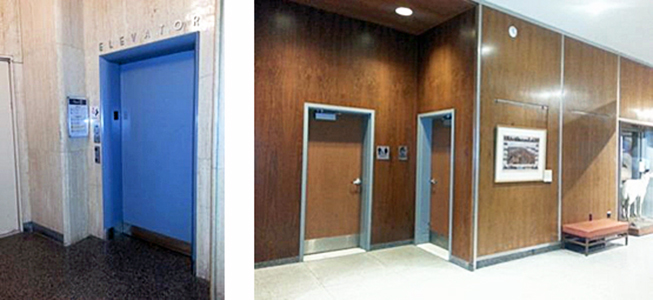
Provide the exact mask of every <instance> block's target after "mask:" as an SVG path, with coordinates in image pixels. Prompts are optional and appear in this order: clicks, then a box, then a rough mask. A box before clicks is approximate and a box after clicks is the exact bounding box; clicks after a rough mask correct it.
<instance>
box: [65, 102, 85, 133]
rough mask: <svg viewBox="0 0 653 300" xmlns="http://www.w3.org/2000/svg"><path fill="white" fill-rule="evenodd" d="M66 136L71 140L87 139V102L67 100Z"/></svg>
mask: <svg viewBox="0 0 653 300" xmlns="http://www.w3.org/2000/svg"><path fill="white" fill-rule="evenodd" d="M68 134H69V135H70V137H71V138H80V137H88V102H87V101H86V99H83V98H71V97H69V98H68Z"/></svg>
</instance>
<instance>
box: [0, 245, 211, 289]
mask: <svg viewBox="0 0 653 300" xmlns="http://www.w3.org/2000/svg"><path fill="white" fill-rule="evenodd" d="M0 299H2V300H9V299H209V284H208V282H205V281H203V280H199V279H197V278H195V277H194V276H193V274H192V266H191V261H190V258H188V257H186V256H183V255H180V254H177V253H174V252H172V251H168V250H166V249H163V248H160V247H157V246H153V245H151V244H148V243H145V242H142V241H139V240H136V239H132V238H129V237H126V236H117V237H116V238H115V239H114V240H112V241H109V242H107V241H103V240H101V239H97V238H87V239H85V240H83V241H81V242H79V243H77V244H75V245H73V246H71V247H68V248H65V247H63V246H62V245H60V244H58V243H56V242H53V241H51V240H50V239H48V238H45V237H42V236H40V235H38V234H36V233H22V234H18V235H14V236H10V237H6V238H3V239H0Z"/></svg>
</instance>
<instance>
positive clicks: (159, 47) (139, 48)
mask: <svg viewBox="0 0 653 300" xmlns="http://www.w3.org/2000/svg"><path fill="white" fill-rule="evenodd" d="M199 45H200V35H199V32H190V33H186V34H182V35H177V36H172V37H168V38H164V39H161V40H157V41H155V42H151V43H146V44H140V45H135V46H133V47H129V48H125V49H122V50H118V51H115V52H109V53H106V54H102V55H100V56H99V60H100V67H99V73H100V81H99V88H100V101H99V103H98V107H99V108H100V121H99V122H100V128H101V129H100V131H101V137H102V140H101V143H100V144H94V146H100V147H101V162H100V166H101V168H102V171H101V172H102V176H101V181H102V192H101V199H102V208H101V210H102V215H103V216H105V215H106V211H107V206H106V205H107V203H108V202H112V201H115V199H114V198H112V197H110V193H109V192H108V191H109V189H112V188H114V187H115V185H112V184H110V183H109V182H110V181H109V180H110V178H111V177H112V176H113V175H114V174H112V173H109V171H108V170H107V166H108V165H109V164H110V163H115V162H113V160H114V157H113V156H112V155H111V154H110V152H109V151H110V149H109V148H108V145H107V140H110V139H112V138H113V137H112V135H111V128H112V127H111V123H112V119H113V117H112V111H113V110H112V109H110V107H111V104H112V103H114V100H115V99H114V98H112V97H107V95H105V93H104V89H111V87H106V86H103V83H104V82H105V79H109V78H114V77H115V76H118V78H119V76H121V75H120V74H119V73H111V72H110V71H108V70H107V69H106V68H107V67H103V66H102V61H104V62H106V63H107V65H111V66H113V67H116V66H120V65H122V64H125V63H130V62H135V61H141V60H145V59H150V58H154V57H160V56H165V55H171V54H176V53H180V52H184V51H193V52H194V56H195V58H194V68H195V70H194V74H193V76H194V84H193V94H194V95H193V142H192V143H193V145H192V147H193V150H192V151H193V158H192V170H193V174H192V189H191V191H192V196H191V200H192V216H191V230H192V233H191V242H190V243H191V261H192V268H193V271H192V272H193V274H194V275H197V262H196V259H197V255H198V247H197V241H198V239H200V238H204V239H206V238H205V237H203V236H200V232H199V230H197V220H198V214H199V211H200V207H199V202H198V199H197V197H198V192H199V191H198V187H199V181H198V174H199V172H200V170H199V167H198V162H199V161H198V156H199V153H198V149H199V148H198V129H199V128H198V126H199V125H198V122H197V120H198V116H199V112H198V107H199V93H200V91H199V59H200V47H199ZM105 73H107V74H106V75H105ZM105 76H106V77H105ZM116 97H119V96H116ZM121 115H122V114H121ZM120 118H122V117H120ZM121 122H122V121H121ZM121 126H122V125H121ZM121 130H122V129H121ZM120 164H121V165H122V161H121V162H120ZM120 172H122V167H121V168H120ZM114 179H115V178H114ZM120 180H121V181H122V175H120ZM118 184H119V185H122V183H118ZM120 201H122V198H120ZM107 223H108V222H107V220H106V218H104V219H103V222H102V227H103V230H104V231H105V238H108V237H109V236H110V234H109V231H110V230H111V229H113V230H116V231H118V232H124V231H126V230H125V229H127V228H125V227H127V226H125V225H126V224H124V222H123V220H121V222H119V223H118V224H113V226H108V225H107ZM209 237H210V233H209ZM209 239H210V238H209ZM209 243H210V242H209ZM207 264H208V265H209V266H210V262H207Z"/></svg>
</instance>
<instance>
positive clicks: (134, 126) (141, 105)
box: [120, 51, 195, 242]
mask: <svg viewBox="0 0 653 300" xmlns="http://www.w3.org/2000/svg"><path fill="white" fill-rule="evenodd" d="M120 84H121V101H122V103H121V105H122V116H121V118H122V185H123V220H124V222H125V223H128V224H130V225H134V226H138V227H140V228H144V229H147V230H150V231H153V232H156V233H159V234H163V235H165V236H169V237H172V238H175V239H178V240H182V241H186V242H191V240H192V222H193V182H194V178H193V176H194V173H195V172H194V164H193V161H194V157H193V153H194V132H195V131H194V126H195V108H194V107H195V100H194V99H195V94H194V91H195V53H194V51H187V52H180V53H176V54H170V55H166V56H161V57H156V58H151V59H146V60H141V61H137V62H132V63H128V64H124V65H122V66H121V83H120Z"/></svg>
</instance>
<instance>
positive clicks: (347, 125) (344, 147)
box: [305, 114, 364, 254]
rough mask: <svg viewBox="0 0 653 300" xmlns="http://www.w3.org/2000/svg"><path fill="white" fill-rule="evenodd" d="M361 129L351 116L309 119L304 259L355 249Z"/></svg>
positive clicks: (360, 119) (361, 153) (359, 206)
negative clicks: (314, 254) (317, 253)
mask: <svg viewBox="0 0 653 300" xmlns="http://www.w3.org/2000/svg"><path fill="white" fill-rule="evenodd" d="M363 125H364V122H363V118H362V117H360V116H357V115H348V114H341V115H339V116H338V119H337V120H336V121H320V120H315V119H314V117H313V116H311V119H310V121H309V141H308V164H307V167H308V169H307V170H308V171H307V183H306V233H305V235H306V237H305V239H306V241H307V243H308V244H309V246H308V247H306V248H305V253H307V254H310V253H315V252H323V251H331V250H338V249H343V248H351V247H356V245H357V244H358V235H359V233H360V217H361V191H360V187H361V185H356V184H354V181H355V180H357V179H359V180H360V179H361V178H362V159H363V137H364V126H363ZM320 241H323V243H319V242H320ZM311 242H315V243H313V244H310V243H311ZM311 245H312V246H311Z"/></svg>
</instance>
